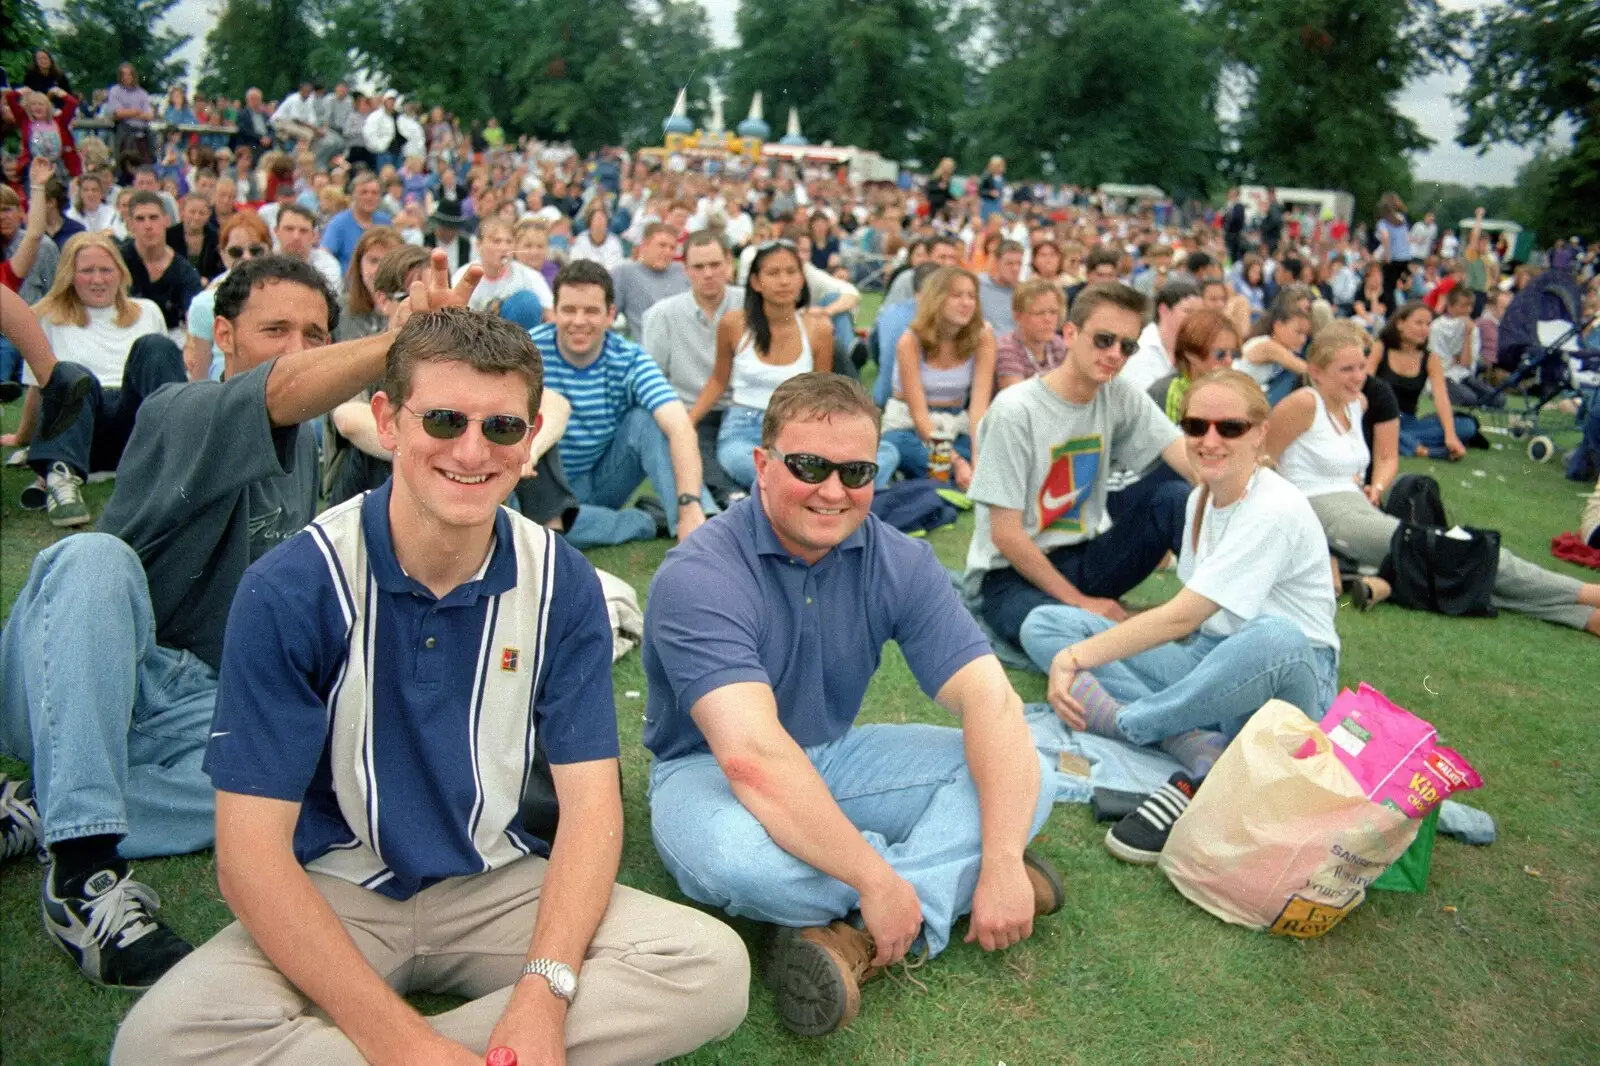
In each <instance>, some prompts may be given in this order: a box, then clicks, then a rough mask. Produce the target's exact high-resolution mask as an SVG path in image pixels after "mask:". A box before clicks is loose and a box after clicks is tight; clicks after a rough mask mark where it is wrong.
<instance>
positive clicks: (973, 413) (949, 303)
mask: <svg viewBox="0 0 1600 1066" xmlns="http://www.w3.org/2000/svg"><path fill="white" fill-rule="evenodd" d="M994 365H995V337H994V333H993V332H992V331H991V330H990V329H989V326H988V324H987V323H985V322H984V320H983V315H982V314H981V313H980V312H979V309H978V278H977V276H976V275H974V274H973V273H972V272H971V271H968V270H963V269H961V268H960V267H940V268H939V269H938V270H936V271H934V273H933V274H932V275H931V276H930V277H929V278H928V280H927V281H925V282H924V283H923V285H922V291H921V292H920V293H918V295H917V312H916V314H915V315H914V316H913V317H912V319H911V325H910V327H909V328H907V330H906V332H905V333H904V334H902V335H901V337H900V341H899V343H897V344H896V345H895V382H894V392H893V395H892V398H891V399H890V400H889V403H888V405H887V406H886V407H885V408H884V415H883V439H884V440H886V441H888V442H889V443H890V444H892V445H894V447H895V448H896V449H897V450H898V451H899V453H900V462H899V469H900V470H901V471H903V472H904V473H905V474H906V476H907V477H927V476H928V459H929V454H930V450H931V449H932V448H933V446H934V444H935V443H936V442H940V443H948V444H950V445H952V446H953V447H954V449H955V453H956V457H955V459H954V460H953V462H952V464H951V479H952V480H953V481H954V482H955V484H956V487H957V488H959V489H961V490H963V491H965V490H966V487H967V485H968V484H970V483H971V481H972V466H971V464H972V463H974V462H976V458H975V450H974V448H973V446H972V440H973V438H974V437H975V436H976V435H977V432H978V424H979V423H980V422H981V421H982V420H983V416H984V412H986V411H987V410H988V409H989V401H990V400H991V399H993V397H994Z"/></svg>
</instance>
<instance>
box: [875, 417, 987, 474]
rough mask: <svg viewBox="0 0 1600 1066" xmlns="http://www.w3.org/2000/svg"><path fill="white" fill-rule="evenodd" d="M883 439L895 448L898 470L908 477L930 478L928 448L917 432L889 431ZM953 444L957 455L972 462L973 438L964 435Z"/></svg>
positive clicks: (909, 430) (906, 430)
mask: <svg viewBox="0 0 1600 1066" xmlns="http://www.w3.org/2000/svg"><path fill="white" fill-rule="evenodd" d="M883 439H884V440H885V441H887V442H888V443H889V444H892V445H893V446H894V449H895V452H896V454H897V455H898V457H899V466H898V469H900V470H903V471H905V475H906V477H927V476H928V446H927V445H926V444H924V443H922V438H921V437H919V436H917V433H916V430H912V429H891V430H887V431H886V432H885V433H884V434H883ZM953 443H954V444H955V449H956V454H957V455H959V456H961V458H963V459H965V460H966V461H967V462H969V463H970V462H972V438H971V437H969V436H967V434H965V433H963V434H961V435H960V436H959V437H957V438H956V439H955V440H954V441H953Z"/></svg>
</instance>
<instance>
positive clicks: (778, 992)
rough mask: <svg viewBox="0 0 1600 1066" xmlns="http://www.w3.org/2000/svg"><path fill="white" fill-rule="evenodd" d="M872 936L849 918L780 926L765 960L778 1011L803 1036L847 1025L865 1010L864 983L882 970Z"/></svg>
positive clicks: (788, 1024) (787, 1024)
mask: <svg viewBox="0 0 1600 1066" xmlns="http://www.w3.org/2000/svg"><path fill="white" fill-rule="evenodd" d="M875 954H877V948H876V947H875V946H874V944H873V942H872V937H871V936H869V935H868V934H867V933H866V932H865V931H863V930H860V929H857V928H856V927H855V926H853V925H851V924H850V923H849V922H845V921H837V922H830V923H829V924H828V925H816V926H811V927H809V928H806V929H780V930H778V937H777V939H776V940H775V941H774V942H773V945H772V957H771V961H770V962H769V963H768V965H767V984H768V985H769V986H770V987H771V988H772V991H773V993H774V995H775V996H776V998H777V1007H778V1017H779V1019H780V1020H781V1021H782V1022H783V1024H784V1025H785V1026H786V1027H787V1028H788V1029H790V1030H791V1031H793V1032H795V1033H798V1034H799V1035H801V1036H822V1035H823V1034H825V1033H831V1032H833V1031H834V1030H835V1029H838V1028H841V1027H842V1026H845V1025H848V1024H849V1023H850V1019H852V1018H854V1017H855V1016H856V1015H857V1014H858V1013H859V1012H860V1010H861V986H862V985H863V984H865V983H866V982H867V981H869V980H871V979H872V978H874V977H876V976H877V975H878V974H879V973H880V972H881V971H880V970H878V969H877V968H876V967H874V966H873V965H872V957H873V955H875Z"/></svg>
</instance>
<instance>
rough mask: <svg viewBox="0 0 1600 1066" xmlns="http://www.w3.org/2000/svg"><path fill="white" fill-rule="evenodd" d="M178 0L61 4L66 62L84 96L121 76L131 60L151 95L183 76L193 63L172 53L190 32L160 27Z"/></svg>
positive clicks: (68, 1)
mask: <svg viewBox="0 0 1600 1066" xmlns="http://www.w3.org/2000/svg"><path fill="white" fill-rule="evenodd" d="M178 3H179V0H66V3H65V4H63V5H62V10H61V22H62V24H64V25H65V26H66V29H65V30H63V31H62V32H61V35H60V39H61V52H60V54H59V55H58V58H59V59H60V60H61V67H62V69H63V70H65V71H66V72H67V73H68V74H70V75H71V76H72V82H73V86H74V87H75V88H79V89H80V90H81V92H82V93H83V95H84V96H85V97H87V96H88V94H89V91H90V90H91V89H94V88H99V87H101V86H104V85H110V84H112V83H113V82H115V81H116V80H117V68H118V67H119V66H121V65H122V64H123V63H132V64H133V66H134V69H135V70H137V71H138V72H139V84H141V85H143V86H144V87H145V89H146V90H148V91H149V92H150V95H152V96H159V95H160V94H161V93H162V92H164V91H165V90H166V88H167V87H168V86H170V85H172V84H174V83H176V82H179V81H182V80H183V78H184V77H185V76H187V75H188V73H189V65H188V64H187V63H185V62H183V61H182V60H180V59H175V58H173V57H174V56H176V55H177V53H178V50H179V49H181V48H182V47H183V46H184V45H186V44H188V43H189V35H188V34H183V33H173V32H172V31H171V30H162V29H158V28H157V27H158V25H159V24H160V22H161V20H162V19H164V18H166V15H167V12H168V11H170V10H172V9H173V8H174V7H176V6H177V4H178Z"/></svg>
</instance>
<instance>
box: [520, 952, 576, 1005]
mask: <svg viewBox="0 0 1600 1066" xmlns="http://www.w3.org/2000/svg"><path fill="white" fill-rule="evenodd" d="M522 976H524V977H533V976H538V977H543V978H544V979H545V980H546V981H548V982H550V992H551V993H552V994H553V995H554V996H556V998H558V999H564V1000H566V1001H567V1002H568V1003H571V1002H572V997H573V996H575V995H577V994H578V975H577V974H576V973H575V972H573V969H572V967H571V966H568V965H567V964H566V963H564V962H557V961H556V960H555V959H534V960H533V961H532V962H530V963H528V965H526V966H524V967H523V968H522Z"/></svg>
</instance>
